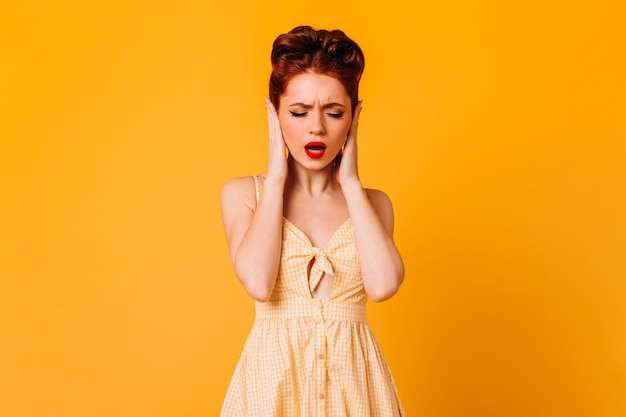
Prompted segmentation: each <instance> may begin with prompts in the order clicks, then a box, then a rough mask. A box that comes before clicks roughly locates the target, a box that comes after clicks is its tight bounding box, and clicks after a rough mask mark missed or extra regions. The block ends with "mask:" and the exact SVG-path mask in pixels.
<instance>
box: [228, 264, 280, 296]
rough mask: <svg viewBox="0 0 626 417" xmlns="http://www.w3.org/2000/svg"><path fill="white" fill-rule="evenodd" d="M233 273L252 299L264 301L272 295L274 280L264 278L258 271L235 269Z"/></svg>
mask: <svg viewBox="0 0 626 417" xmlns="http://www.w3.org/2000/svg"><path fill="white" fill-rule="evenodd" d="M235 274H236V275H237V277H238V278H239V281H241V284H242V285H243V287H244V289H245V290H246V292H247V293H248V295H249V296H250V297H252V298H253V299H254V300H256V301H259V302H261V303H264V302H266V301H268V300H269V299H270V297H271V296H272V292H273V291H274V282H275V280H270V279H266V277H263V276H260V275H259V274H258V272H257V273H256V274H255V273H245V272H244V271H236V272H235Z"/></svg>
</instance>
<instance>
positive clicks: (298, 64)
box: [269, 26, 365, 111]
mask: <svg viewBox="0 0 626 417" xmlns="http://www.w3.org/2000/svg"><path fill="white" fill-rule="evenodd" d="M364 66H365V58H364V57H363V52H362V51H361V48H360V47H359V45H357V44H356V42H354V41H353V40H352V39H350V38H349V37H347V36H346V34H345V33H343V32H342V31H340V30H331V31H328V30H315V29H313V28H312V27H310V26H298V27H295V28H293V29H292V30H291V31H289V32H288V33H284V34H282V35H279V36H278V37H277V38H276V39H275V40H274V45H273V47H272V75H270V85H269V95H270V100H271V101H272V103H273V104H274V107H276V109H278V103H279V101H280V96H281V95H282V94H283V93H284V92H285V89H286V88H287V84H289V81H291V79H292V78H293V77H294V76H296V75H298V74H302V73H303V72H314V73H318V74H324V75H328V76H331V77H333V78H336V79H337V80H339V82H341V84H342V85H343V86H344V88H345V89H346V92H347V93H348V96H349V97H350V99H351V101H352V110H353V111H354V108H355V106H356V104H357V101H358V99H359V81H360V80H361V74H363V68H364Z"/></svg>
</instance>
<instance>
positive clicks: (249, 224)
mask: <svg viewBox="0 0 626 417" xmlns="http://www.w3.org/2000/svg"><path fill="white" fill-rule="evenodd" d="M267 106H268V121H269V126H270V145H269V147H270V149H269V162H268V170H267V174H266V176H265V181H264V183H263V193H262V194H261V198H260V201H259V203H258V205H256V208H253V207H254V206H253V204H254V201H255V192H254V185H253V184H252V180H251V179H250V178H235V179H233V180H230V181H228V182H227V183H226V184H225V185H224V187H223V189H222V193H221V199H220V200H221V209H222V219H223V221H224V230H225V232H226V239H227V241H228V246H229V249H230V257H231V262H232V264H233V268H234V270H235V274H236V275H237V278H239V280H240V281H241V283H242V284H243V286H244V288H245V289H246V291H247V292H248V294H250V296H251V297H252V298H254V299H255V300H257V301H261V302H264V301H267V300H268V299H269V298H270V296H271V295H272V291H273V290H274V285H275V284H276V277H277V276H278V267H279V264H280V252H281V245H282V219H283V217H282V216H283V191H284V185H285V179H286V177H287V162H286V159H285V144H284V141H283V138H282V133H281V131H280V125H279V123H278V117H277V116H276V111H275V110H274V108H273V106H271V103H269V102H268V103H267Z"/></svg>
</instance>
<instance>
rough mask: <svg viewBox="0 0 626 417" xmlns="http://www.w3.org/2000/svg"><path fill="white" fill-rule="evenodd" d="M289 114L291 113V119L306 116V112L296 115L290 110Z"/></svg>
mask: <svg viewBox="0 0 626 417" xmlns="http://www.w3.org/2000/svg"><path fill="white" fill-rule="evenodd" d="M289 113H291V115H292V116H293V117H303V116H305V115H306V112H302V113H297V112H295V111H291V110H289Z"/></svg>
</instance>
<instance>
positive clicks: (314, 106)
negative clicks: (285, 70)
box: [278, 72, 352, 169]
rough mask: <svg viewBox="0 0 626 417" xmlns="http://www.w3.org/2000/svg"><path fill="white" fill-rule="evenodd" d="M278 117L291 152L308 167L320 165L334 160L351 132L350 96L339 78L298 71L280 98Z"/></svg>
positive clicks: (314, 167) (318, 167)
mask: <svg viewBox="0 0 626 417" xmlns="http://www.w3.org/2000/svg"><path fill="white" fill-rule="evenodd" d="M278 118H279V120H280V126H281V128H282V131H283V137H284V138H285V143H286V144H287V148H288V149H289V153H290V155H291V156H292V157H293V158H294V159H295V160H296V161H297V162H298V163H300V164H301V165H302V166H304V167H306V168H309V169H321V168H324V167H326V166H328V164H330V163H331V162H332V161H333V160H334V158H335V157H336V156H337V154H338V153H339V151H340V150H341V147H342V146H343V144H344V142H345V140H346V138H347V136H348V130H350V125H351V123H352V107H351V102H350V97H349V96H348V94H347V93H346V89H345V88H344V87H343V85H342V84H341V82H339V80H337V79H336V78H333V77H330V76H328V75H323V74H315V73H308V72H306V73H302V74H298V75H296V76H295V77H293V78H292V79H291V81H290V82H289V84H287V88H286V89H285V92H284V94H283V95H282V96H281V98H280V105H279V110H278Z"/></svg>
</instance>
